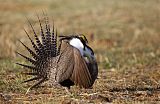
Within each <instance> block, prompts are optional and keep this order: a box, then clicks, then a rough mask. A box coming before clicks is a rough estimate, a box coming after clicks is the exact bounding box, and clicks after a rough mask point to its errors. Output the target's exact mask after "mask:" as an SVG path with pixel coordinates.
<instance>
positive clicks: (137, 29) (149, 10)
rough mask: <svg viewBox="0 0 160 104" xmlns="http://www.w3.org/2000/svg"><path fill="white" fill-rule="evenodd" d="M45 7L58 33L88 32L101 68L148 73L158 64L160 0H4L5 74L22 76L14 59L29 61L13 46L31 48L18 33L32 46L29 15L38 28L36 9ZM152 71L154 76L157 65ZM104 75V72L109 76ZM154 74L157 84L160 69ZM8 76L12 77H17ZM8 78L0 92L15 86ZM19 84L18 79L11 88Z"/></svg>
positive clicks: (1, 42)
mask: <svg viewBox="0 0 160 104" xmlns="http://www.w3.org/2000/svg"><path fill="white" fill-rule="evenodd" d="M42 11H45V12H46V13H47V15H48V16H49V17H50V21H51V22H52V18H53V19H54V24H55V26H56V28H57V30H58V33H60V34H73V33H83V34H86V37H87V38H88V40H89V44H90V46H91V47H92V48H93V50H94V51H95V53H96V57H97V60H98V64H99V70H100V73H101V72H103V73H104V72H107V71H108V73H109V74H111V73H110V71H111V72H116V73H117V74H116V75H119V74H118V73H119V72H122V73H123V72H130V71H133V70H134V71H137V72H139V70H138V69H139V68H140V69H143V71H142V70H140V71H141V72H144V73H143V74H145V72H148V68H149V70H152V69H153V68H154V69H155V67H157V66H159V62H160V0H79V1H76V0H25V1H23V0H0V77H1V78H3V77H4V76H6V75H7V76H8V75H9V76H10V77H11V78H12V77H13V78H16V79H17V80H18V79H19V77H20V78H21V76H19V75H15V73H17V71H19V69H20V67H18V66H16V65H15V64H14V63H15V62H16V61H19V62H24V63H25V60H24V59H22V58H21V57H19V56H17V55H16V54H15V51H16V50H18V51H20V52H22V53H24V54H28V53H27V51H25V49H24V47H23V46H22V45H21V44H20V43H19V42H18V39H20V40H21V41H22V42H24V43H25V44H27V45H28V46H30V47H31V44H30V42H29V39H28V38H27V36H26V34H25V32H24V30H23V28H26V30H27V31H28V32H29V33H30V35H31V36H33V33H32V31H31V29H30V27H29V26H28V22H27V19H26V17H27V18H29V20H30V21H31V23H32V24H33V25H34V27H35V30H36V32H37V33H39V26H38V19H37V17H36V13H37V14H38V15H39V16H40V17H43V12H42ZM145 69H146V70H145ZM155 70H156V69H155ZM153 73H154V74H153V76H155V73H157V70H156V71H155V72H154V71H153ZM104 74H105V73H104ZM100 75H101V74H100ZM105 75H106V76H107V75H108V74H105ZM105 75H104V76H101V78H102V79H103V77H104V78H106V77H105ZM123 75H125V74H124V73H123V74H122V78H123V77H124V76H123ZM150 75H151V74H150ZM148 76H149V75H148ZM156 76H157V77H156V78H157V79H156V78H155V79H154V80H155V81H156V82H157V83H158V84H159V83H160V82H159V77H160V73H159V74H158V75H156ZM10 77H9V81H10V80H11V81H13V80H12V79H10ZM110 77H111V78H112V76H110ZM136 77H137V76H133V79H134V78H135V80H136ZM6 78H8V77H6ZM7 80H8V79H4V80H1V81H0V83H1V84H2V85H3V87H1V88H0V92H1V91H2V90H4V89H5V88H8V90H6V91H10V90H11V87H13V86H12V85H11V86H9V85H10V84H11V83H10V82H7V83H6V81H7ZM17 82H18V81H17ZM17 82H16V83H17ZM134 84H135V83H134ZM135 85H136V84H135ZM151 85H152V84H151ZM6 86H8V87H6ZM19 88H20V86H18V85H17V86H16V87H13V88H12V89H14V90H15V91H16V89H19Z"/></svg>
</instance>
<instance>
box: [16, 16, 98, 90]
mask: <svg viewBox="0 0 160 104" xmlns="http://www.w3.org/2000/svg"><path fill="white" fill-rule="evenodd" d="M44 19H45V29H43V28H44V27H43V25H42V23H41V21H40V19H39V17H38V20H39V24H40V31H41V40H42V41H40V39H39V38H38V36H37V34H36V32H35V30H34V28H33V26H32V25H31V23H30V22H29V24H30V26H31V28H32V30H33V33H34V37H35V40H36V43H35V42H34V41H33V40H32V39H31V38H30V36H29V34H28V33H27V32H26V31H25V32H26V34H27V36H28V38H29V40H30V41H31V44H32V46H33V48H34V50H35V51H33V50H31V49H30V48H28V47H27V46H26V45H25V44H24V43H22V42H21V41H20V42H21V43H22V45H23V46H24V47H25V48H26V49H27V50H28V52H29V53H30V54H31V55H32V58H29V57H27V56H25V55H22V54H21V53H18V52H17V53H18V54H19V55H20V56H22V57H24V58H25V59H26V60H27V61H29V62H30V63H31V64H32V65H33V66H29V65H24V64H20V63H17V64H18V65H21V66H24V67H26V68H28V69H31V71H30V72H29V73H26V74H27V75H33V76H34V77H33V78H32V79H29V80H26V81H24V82H30V81H33V80H37V83H35V84H34V85H33V86H31V88H33V87H36V86H38V85H40V84H41V83H43V82H45V81H47V82H48V83H49V84H51V85H53V86H54V85H56V84H60V85H61V86H64V87H67V88H70V86H72V85H78V86H79V87H80V88H90V87H92V85H93V83H94V81H95V80H96V78H97V75H98V66H97V62H96V60H95V59H93V60H92V59H91V60H88V59H86V58H84V56H82V55H81V53H80V51H79V50H78V49H77V48H76V47H73V46H71V45H70V44H69V40H70V39H71V38H72V37H76V38H79V39H80V40H81V41H82V43H83V44H84V45H85V46H86V47H88V48H89V50H90V51H92V49H91V48H90V47H89V46H88V45H87V44H86V43H85V42H86V40H84V39H82V38H80V37H79V36H78V35H73V36H60V38H59V39H57V32H56V31H55V29H54V26H53V29H52V31H51V30H50V25H49V23H48V18H47V17H45V18H44ZM57 43H58V44H59V45H58V44H57ZM92 52H93V51H92Z"/></svg>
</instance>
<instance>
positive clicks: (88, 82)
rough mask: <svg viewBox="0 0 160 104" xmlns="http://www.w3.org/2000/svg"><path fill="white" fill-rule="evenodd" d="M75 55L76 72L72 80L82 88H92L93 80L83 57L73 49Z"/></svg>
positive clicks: (74, 71)
mask: <svg viewBox="0 0 160 104" xmlns="http://www.w3.org/2000/svg"><path fill="white" fill-rule="evenodd" d="M73 55H74V70H73V73H72V76H71V80H72V81H73V82H74V83H75V84H76V85H78V86H79V87H81V88H82V87H83V88H90V87H91V86H92V78H91V75H90V72H89V70H88V67H87V64H86V62H85V60H84V59H83V57H82V56H81V54H80V52H79V50H78V49H76V48H73Z"/></svg>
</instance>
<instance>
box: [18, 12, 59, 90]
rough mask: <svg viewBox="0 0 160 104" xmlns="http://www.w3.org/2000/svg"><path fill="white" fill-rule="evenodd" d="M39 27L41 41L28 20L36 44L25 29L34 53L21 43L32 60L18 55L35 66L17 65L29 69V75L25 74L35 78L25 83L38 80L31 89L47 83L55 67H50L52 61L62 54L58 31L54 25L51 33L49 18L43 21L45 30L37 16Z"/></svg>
mask: <svg viewBox="0 0 160 104" xmlns="http://www.w3.org/2000/svg"><path fill="white" fill-rule="evenodd" d="M37 18H38V21H39V25H40V36H41V40H42V41H40V39H39V38H38V36H37V34H36V32H35V30H34V27H33V25H32V24H31V22H30V21H29V20H28V23H29V25H30V27H31V29H32V31H33V33H34V38H35V40H36V42H34V41H33V40H32V39H31V38H30V36H29V34H28V33H27V31H26V30H25V29H24V31H25V33H26V35H27V37H28V39H29V40H30V42H31V44H32V47H33V48H34V51H33V50H31V49H30V48H29V47H28V46H26V45H25V44H24V43H23V42H21V41H20V43H21V44H22V45H23V46H24V47H25V48H26V49H27V51H28V52H29V53H30V54H31V56H32V58H29V57H27V56H25V55H23V54H21V53H19V52H17V54H18V55H20V56H22V57H23V58H25V59H26V60H27V61H29V62H30V63H31V64H32V65H33V66H29V65H25V64H20V63H17V64H18V65H20V66H23V67H25V68H28V69H30V70H31V72H29V73H25V74H26V75H33V76H35V77H33V78H31V79H28V80H26V81H24V83H25V82H30V81H33V80H38V81H37V83H35V84H34V85H33V86H31V88H33V87H36V86H38V85H40V84H41V83H43V82H44V81H46V80H47V79H48V75H49V71H50V70H51V68H53V67H55V66H53V64H52V65H50V64H51V63H53V62H52V61H53V60H51V59H53V58H55V57H56V56H58V55H59V53H60V45H59V46H58V45H57V30H55V29H54V24H53V28H52V31H51V28H50V24H49V19H48V17H46V16H45V17H44V18H43V19H44V20H45V29H43V26H42V22H41V20H40V18H39V16H38V15H37Z"/></svg>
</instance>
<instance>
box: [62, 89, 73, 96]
mask: <svg viewBox="0 0 160 104" xmlns="http://www.w3.org/2000/svg"><path fill="white" fill-rule="evenodd" d="M64 89H65V91H66V92H67V94H68V95H70V96H72V93H71V91H70V88H68V87H64Z"/></svg>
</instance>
